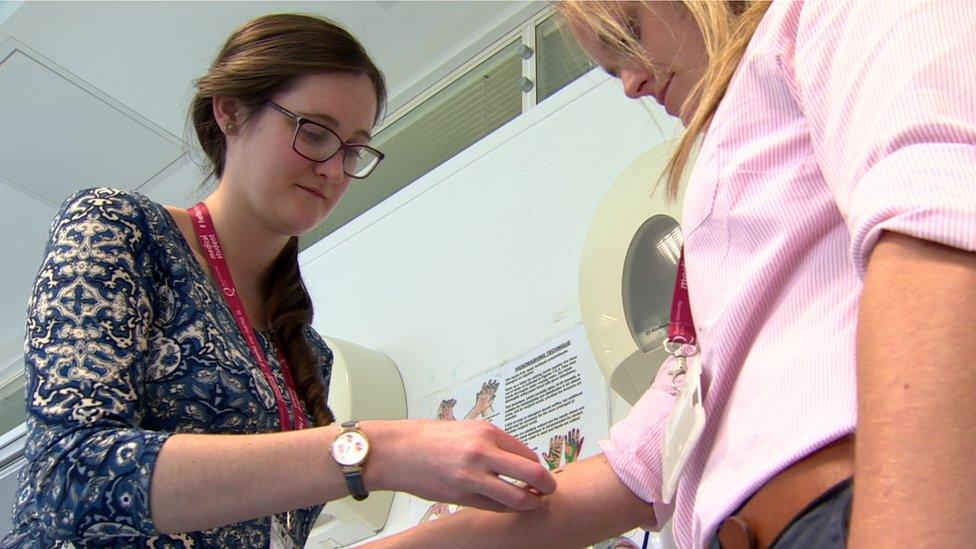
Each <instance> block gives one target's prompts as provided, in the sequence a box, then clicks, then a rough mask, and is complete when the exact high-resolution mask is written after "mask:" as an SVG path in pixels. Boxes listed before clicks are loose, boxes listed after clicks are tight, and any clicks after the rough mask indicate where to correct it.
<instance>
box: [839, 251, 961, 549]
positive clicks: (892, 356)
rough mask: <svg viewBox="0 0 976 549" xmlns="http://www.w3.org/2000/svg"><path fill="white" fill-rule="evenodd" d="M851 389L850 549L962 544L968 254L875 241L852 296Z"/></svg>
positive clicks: (955, 545)
mask: <svg viewBox="0 0 976 549" xmlns="http://www.w3.org/2000/svg"><path fill="white" fill-rule="evenodd" d="M857 382H858V426H857V442H856V444H857V447H856V456H857V461H856V469H855V479H856V481H855V488H854V510H853V516H852V522H851V536H850V543H851V546H852V547H964V546H968V545H970V544H972V540H973V539H974V538H976V503H974V501H973V496H972V495H973V493H974V492H976V468H974V467H973V465H972V464H973V456H974V455H976V436H974V435H973V433H974V432H976V406H974V404H973V402H974V400H973V399H974V395H976V254H973V253H969V252H964V251H961V250H958V249H955V248H948V247H945V246H941V245H938V244H933V243H931V242H925V241H922V240H916V239H914V238H911V237H907V236H904V235H900V234H897V233H885V235H884V236H883V237H882V239H881V240H880V241H879V243H878V245H877V247H876V248H875V249H874V251H873V253H872V255H871V260H870V263H869V266H868V271H867V275H866V277H865V286H864V293H863V296H862V298H861V308H860V318H859V320H858V379H857ZM906 520H908V521H909V522H910V523H911V525H912V526H911V528H895V527H893V525H897V524H903V523H904V522H905V521H906Z"/></svg>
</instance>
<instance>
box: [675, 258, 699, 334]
mask: <svg viewBox="0 0 976 549" xmlns="http://www.w3.org/2000/svg"><path fill="white" fill-rule="evenodd" d="M668 343H670V344H671V345H672V346H673V347H674V348H677V347H679V346H682V345H697V344H698V337H697V334H696V332H695V321H694V319H692V317H691V303H690V302H689V301H688V275H687V274H686V273H685V250H684V248H682V249H681V259H680V260H679V261H678V275H677V276H676V277H675V279H674V297H672V298H671V323H670V324H668Z"/></svg>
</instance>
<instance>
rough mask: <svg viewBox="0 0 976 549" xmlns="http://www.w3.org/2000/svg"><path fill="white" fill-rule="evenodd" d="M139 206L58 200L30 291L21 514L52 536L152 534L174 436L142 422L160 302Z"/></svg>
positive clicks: (122, 200)
mask: <svg viewBox="0 0 976 549" xmlns="http://www.w3.org/2000/svg"><path fill="white" fill-rule="evenodd" d="M145 226H146V223H145V219H144V217H143V214H142V210H141V209H140V208H139V206H138V203H137V202H136V200H135V199H134V198H133V197H131V196H130V195H127V194H124V193H122V192H120V191H113V190H109V189H92V190H86V191H82V192H80V193H78V194H76V195H75V196H73V197H72V198H70V199H68V201H67V202H65V204H64V205H63V206H62V207H61V210H60V211H59V213H58V215H57V217H56V218H55V220H54V222H53V223H52V226H51V233H50V238H49V241H48V245H47V250H46V253H45V257H44V261H43V263H42V265H41V268H40V272H39V273H38V276H37V280H36V282H35V285H34V289H33V293H32V295H31V299H30V303H29V309H28V317H27V334H26V344H25V357H24V358H25V363H26V369H27V388H26V396H27V412H28V420H27V444H26V450H25V453H26V458H27V464H26V465H25V471H24V473H23V476H22V479H23V480H22V482H26V483H27V485H28V486H29V487H30V488H28V490H27V491H24V490H23V488H22V491H21V494H20V499H21V501H19V502H18V504H17V505H18V506H20V507H23V508H26V511H25V512H21V513H20V514H19V515H20V516H19V520H25V519H26V520H32V521H36V525H35V526H34V527H35V528H37V527H39V528H40V529H41V530H42V531H43V532H44V533H45V535H46V536H47V537H49V538H51V539H58V540H79V539H81V540H94V539H99V538H107V537H118V536H143V535H153V534H156V533H157V531H156V529H155V527H154V525H153V523H152V520H151V517H150V510H149V488H150V480H151V478H152V472H153V469H154V465H155V462H156V457H157V455H158V453H159V450H160V448H161V447H162V445H163V443H164V442H165V440H166V439H167V437H168V436H169V434H167V433H160V432H153V431H147V430H144V429H140V428H139V427H138V424H139V419H140V407H139V405H138V393H139V387H141V385H142V376H143V374H142V370H143V367H142V364H141V360H142V357H143V356H144V354H145V353H146V351H147V340H148V338H147V330H148V326H149V325H150V324H151V321H152V306H151V300H150V295H151V294H150V289H149V288H148V287H147V285H148V282H147V280H148V279H147V278H144V276H145V275H144V273H145V272H146V268H147V262H148V259H147V258H146V255H147V254H146V253H145V234H144V232H143V228H144V227H145Z"/></svg>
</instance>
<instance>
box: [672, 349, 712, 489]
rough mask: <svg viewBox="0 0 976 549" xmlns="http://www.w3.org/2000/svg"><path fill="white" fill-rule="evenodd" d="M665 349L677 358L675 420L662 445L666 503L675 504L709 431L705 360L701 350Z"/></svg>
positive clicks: (673, 375) (675, 369)
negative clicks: (704, 397) (681, 483)
mask: <svg viewBox="0 0 976 549" xmlns="http://www.w3.org/2000/svg"><path fill="white" fill-rule="evenodd" d="M664 348H665V349H666V350H667V351H668V352H669V353H670V354H671V355H672V356H674V358H675V362H676V365H675V368H674V369H672V370H671V371H670V372H669V373H670V374H671V383H672V384H673V386H674V388H675V389H676V390H677V392H678V396H677V398H676V399H675V405H674V409H673V410H672V412H671V419H670V420H669V421H668V427H667V430H666V431H665V432H664V441H663V442H662V444H661V464H662V476H663V478H662V480H663V483H662V486H661V498H662V503H664V504H671V502H672V500H673V498H674V494H675V492H676V491H677V488H678V481H679V480H680V479H681V473H682V472H683V471H684V470H685V466H686V465H687V464H688V458H690V457H691V453H692V451H694V449H695V446H697V444H698V440H699V439H700V438H701V434H702V432H703V431H704V430H705V407H704V405H703V403H702V390H701V373H702V369H701V358H700V356H699V353H698V347H697V346H695V345H685V344H682V343H676V342H674V341H668V342H666V343H665V344H664Z"/></svg>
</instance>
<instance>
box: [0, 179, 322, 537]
mask: <svg viewBox="0 0 976 549" xmlns="http://www.w3.org/2000/svg"><path fill="white" fill-rule="evenodd" d="M307 335H308V337H309V340H310V341H311V342H312V345H313V347H314V348H317V349H318V350H319V351H320V354H321V357H322V373H323V376H324V379H325V380H326V381H328V380H329V376H330V374H331V371H332V352H331V351H330V350H329V348H328V347H327V346H326V345H325V342H323V341H322V338H321V337H319V335H318V334H316V333H315V331H314V330H312V329H311V328H309V329H308V332H307ZM258 340H259V342H260V343H261V344H262V345H263V346H264V349H265V353H266V354H267V357H268V360H269V362H270V364H271V367H272V369H273V370H274V371H275V375H276V377H277V382H278V384H279V386H280V387H284V386H285V385H284V379H283V376H282V375H281V369H280V365H279V363H278V356H277V353H275V352H274V351H273V348H272V347H271V346H270V344H269V334H259V336H258ZM24 358H25V363H26V367H27V387H26V393H27V414H28V419H27V445H26V458H27V465H25V466H24V468H23V470H22V471H21V475H20V489H19V491H18V495H17V500H16V502H15V504H14V512H13V524H14V531H13V533H12V534H10V535H8V536H7V538H6V539H4V540H3V542H2V543H0V545H3V546H17V547H21V546H34V547H52V546H54V547H72V546H74V547H267V546H268V544H269V528H270V524H271V517H265V518H261V519H257V520H251V521H247V522H242V523H238V524H233V525H230V526H225V527H221V528H215V529H213V530H208V531H201V532H191V533H186V534H178V535H172V536H167V535H162V534H159V533H158V531H157V530H156V528H155V526H154V525H153V522H152V519H151V517H150V512H149V483H150V479H151V476H152V472H153V467H154V465H155V463H156V457H157V455H158V454H159V450H160V448H161V447H162V445H163V443H164V442H165V441H166V439H167V438H168V437H169V436H170V435H172V434H173V433H266V432H273V431H278V430H279V418H278V412H277V408H276V405H275V400H274V394H273V393H272V390H271V388H270V386H269V385H268V383H267V381H266V380H265V378H264V376H263V374H262V373H261V370H260V368H259V367H258V365H257V364H256V363H255V361H254V360H253V358H252V356H251V353H250V349H249V348H248V346H247V343H246V342H245V341H244V338H243V337H242V336H241V334H240V331H239V330H238V328H237V324H235V322H234V319H233V317H232V316H231V312H230V310H229V309H228V308H227V306H226V305H225V303H224V301H223V299H222V296H221V294H220V293H219V290H218V289H217V288H216V287H215V286H214V285H213V284H212V283H211V282H210V279H209V278H207V276H206V274H205V273H204V270H203V268H202V266H201V265H200V264H199V263H198V262H197V261H196V259H195V258H194V256H193V253H192V251H191V250H190V247H189V245H188V244H187V242H186V240H185V239H184V238H183V236H182V233H180V231H179V229H178V227H177V225H176V222H175V221H174V220H173V218H172V216H170V214H169V212H167V211H166V210H165V208H163V207H162V206H161V205H159V204H156V203H154V202H152V201H150V200H149V199H148V198H146V197H145V196H142V195H140V194H138V193H134V192H128V191H118V190H112V189H89V190H85V191H81V192H80V193H78V194H76V195H74V196H73V197H71V198H70V199H68V201H67V202H65V204H64V205H63V206H62V207H61V210H60V211H59V212H58V215H57V217H56V218H55V219H54V221H53V223H52V225H51V233H50V239H49V241H48V245H47V251H46V254H45V258H44V262H43V264H42V265H41V269H40V272H39V273H38V275H37V281H36V282H35V285H34V290H33V293H32V295H31V299H30V304H29V311H28V316H27V339H26V353H25V357H24ZM284 393H285V395H284V396H285V398H286V399H287V398H288V395H287V391H285V392H284ZM289 408H291V403H290V402H289ZM310 422H311V419H310ZM320 510H321V506H316V507H312V508H309V509H303V510H300V511H298V512H297V513H296V515H294V519H297V520H294V519H293V524H295V525H296V526H295V529H296V532H295V539H296V541H297V542H298V544H299V546H301V544H303V543H304V542H305V540H306V539H307V537H308V532H309V530H310V529H311V526H312V523H313V522H314V521H315V518H316V517H317V516H318V514H319V511H320ZM282 520H284V519H283V516H282Z"/></svg>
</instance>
